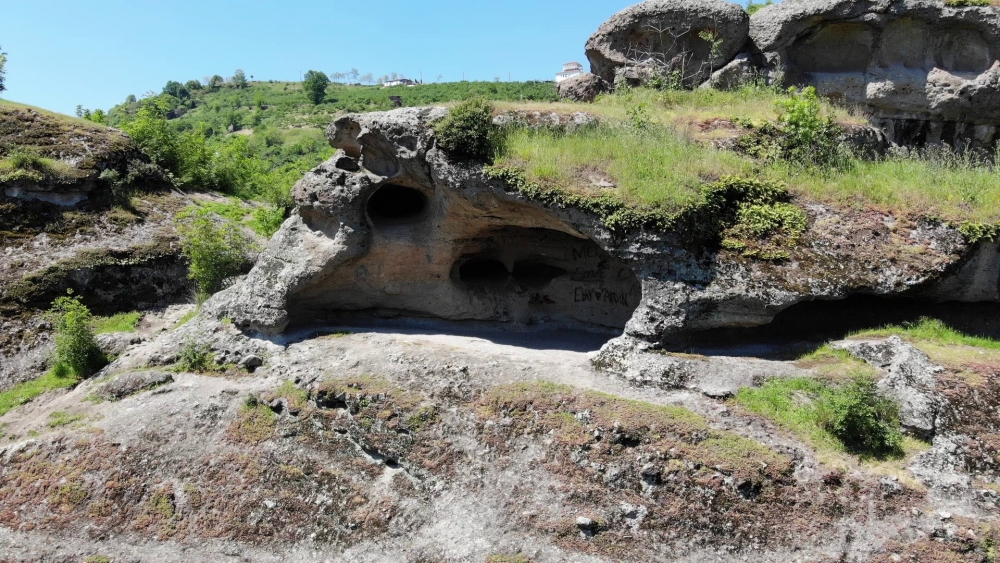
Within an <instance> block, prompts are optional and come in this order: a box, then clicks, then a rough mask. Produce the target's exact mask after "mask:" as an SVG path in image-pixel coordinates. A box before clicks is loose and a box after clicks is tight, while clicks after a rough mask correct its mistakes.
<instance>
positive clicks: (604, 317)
mask: <svg viewBox="0 0 1000 563" xmlns="http://www.w3.org/2000/svg"><path fill="white" fill-rule="evenodd" d="M445 111H446V110H444V109H440V108H424V109H414V108H407V109H401V110H395V111H391V112H382V113H372V114H364V115H348V116H345V117H342V118H340V119H338V120H337V121H336V122H335V123H334V124H333V125H331V126H330V128H329V130H328V136H329V137H330V140H331V143H332V144H333V145H334V146H335V147H337V148H338V149H339V150H338V151H337V153H336V154H335V155H334V156H333V158H331V159H330V160H329V161H327V162H326V163H324V164H322V165H321V166H319V167H318V168H316V169H315V170H313V171H312V172H310V173H309V174H308V175H307V176H306V177H305V178H303V179H302V180H301V181H300V182H299V183H298V184H297V186H296V188H295V197H296V201H297V203H298V210H297V212H296V213H295V214H293V216H292V217H291V218H290V219H288V220H287V221H286V223H285V224H284V225H283V226H282V228H281V230H280V231H279V232H278V233H277V235H276V236H275V237H274V238H273V239H272V241H271V243H270V247H269V248H268V249H267V251H266V252H264V254H263V256H262V257H261V258H260V260H259V262H258V264H257V266H256V267H255V268H254V269H253V271H252V272H251V273H250V274H249V276H248V277H247V278H246V279H245V280H243V281H241V282H240V283H238V284H237V285H236V286H234V287H232V288H230V289H228V290H226V291H224V292H223V293H221V294H219V295H217V296H216V297H214V298H213V299H212V300H210V301H209V302H208V303H207V304H206V311H208V312H209V313H210V314H214V315H216V316H217V317H219V318H222V317H226V318H229V319H232V320H233V321H234V323H235V324H236V325H237V326H239V327H241V328H244V329H248V330H253V331H259V332H263V333H270V334H274V333H280V332H282V331H285V330H287V329H288V328H289V326H290V325H292V324H301V325H309V324H315V323H323V322H328V321H331V320H336V319H342V318H344V317H345V315H346V316H351V315H357V314H363V315H366V316H367V315H376V316H395V315H405V316H428V317H436V318H443V319H450V320H461V321H486V322H491V323H502V324H506V325H509V326H524V327H526V326H536V327H537V326H541V327H552V328H555V327H573V328H584V329H599V330H614V331H622V330H624V332H625V333H626V335H627V336H628V337H629V338H637V339H639V340H642V341H646V342H658V341H660V340H661V339H663V338H665V337H666V336H669V335H672V334H677V333H682V332H688V331H695V330H703V329H711V328H718V327H743V326H756V325H762V324H766V323H768V322H769V321H770V320H771V319H772V318H773V317H774V316H775V315H776V314H777V313H778V312H780V311H782V310H784V309H786V308H788V307H790V306H792V305H795V304H797V303H800V302H803V301H809V300H815V299H825V300H834V299H842V298H845V297H848V296H850V295H852V294H856V293H864V294H869V295H881V296H890V297H897V296H911V297H920V296H926V298H928V299H932V300H948V299H954V300H966V298H977V299H978V296H980V295H982V294H984V292H987V291H988V290H990V288H992V291H995V290H996V286H997V282H998V280H997V276H995V275H994V276H993V277H992V279H990V280H985V281H984V283H985V285H987V286H990V288H987V287H985V286H984V287H981V288H980V290H979V291H977V292H976V293H975V294H970V295H966V293H965V292H963V291H957V290H954V287H957V286H956V285H955V284H954V283H953V282H951V278H952V277H953V276H967V275H968V273H967V272H966V271H965V270H966V269H967V268H965V267H964V266H965V265H966V264H967V263H969V262H970V261H971V260H973V259H974V257H975V256H976V255H977V254H976V253H977V252H978V250H977V249H976V248H972V247H970V246H969V245H968V244H967V243H966V242H965V239H964V238H963V237H962V235H961V234H959V233H958V232H957V230H955V229H953V228H950V227H947V226H944V225H940V224H937V223H915V224H914V223H906V224H904V223H902V222H898V221H896V220H895V219H893V218H892V217H889V216H882V215H879V214H876V213H863V214H852V215H847V214H845V213H848V212H840V211H834V210H832V209H829V208H826V207H823V206H820V205H810V206H808V207H807V209H806V211H807V213H808V215H809V228H808V229H807V230H806V232H805V233H804V234H803V237H802V240H801V241H800V242H799V243H798V244H797V245H796V246H795V247H794V248H791V249H789V252H790V255H789V259H788V260H784V261H781V262H762V261H756V260H751V259H748V258H744V257H742V256H740V255H739V254H737V253H730V252H719V251H714V250H712V249H710V248H702V247H699V246H697V245H692V244H691V243H690V242H689V241H686V240H685V239H684V238H683V237H681V236H680V235H679V234H677V233H675V232H651V231H632V232H629V233H614V232H611V231H609V230H608V229H607V228H606V227H605V226H604V225H603V223H602V222H601V220H600V219H599V218H598V217H595V216H593V215H590V214H588V213H584V212H583V211H580V210H577V209H573V208H565V207H560V206H554V205H550V206H547V205H545V204H543V203H540V202H537V201H533V200H532V199H530V198H529V197H527V196H525V195H523V194H522V193H521V192H520V191H519V190H518V189H517V187H516V186H511V185H507V184H506V183H504V182H501V181H497V180H490V179H488V178H487V177H486V175H485V174H484V171H483V165H482V164H481V163H474V162H472V163H470V162H455V161H453V160H451V159H450V158H449V157H448V155H447V154H445V153H444V152H443V151H442V150H440V149H439V148H438V147H437V146H436V144H435V142H434V134H433V131H432V129H431V128H430V126H429V123H430V122H431V121H433V120H435V119H438V118H440V117H441V116H443V115H444V113H445ZM852 213H853V212H852ZM918 248H919V251H916V249H918ZM987 250H988V249H987ZM949 284H951V285H949ZM947 287H951V288H952V290H951V291H945V290H942V288H947Z"/></svg>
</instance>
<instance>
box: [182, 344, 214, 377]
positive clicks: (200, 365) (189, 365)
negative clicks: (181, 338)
mask: <svg viewBox="0 0 1000 563" xmlns="http://www.w3.org/2000/svg"><path fill="white" fill-rule="evenodd" d="M211 359H212V355H211V354H210V353H209V349H208V347H207V346H204V345H201V344H198V343H197V342H195V341H194V340H188V341H187V342H186V343H185V344H184V347H183V348H181V353H180V354H179V355H178V356H177V367H178V368H179V369H180V370H181V371H193V372H201V371H208V368H209V365H210V364H211Z"/></svg>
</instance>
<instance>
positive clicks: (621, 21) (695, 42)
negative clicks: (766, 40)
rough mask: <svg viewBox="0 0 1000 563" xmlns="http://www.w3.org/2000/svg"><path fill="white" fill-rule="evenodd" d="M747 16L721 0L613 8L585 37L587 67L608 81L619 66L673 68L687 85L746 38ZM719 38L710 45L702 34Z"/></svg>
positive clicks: (654, 0) (653, 0)
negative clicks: (602, 22) (717, 41)
mask: <svg viewBox="0 0 1000 563" xmlns="http://www.w3.org/2000/svg"><path fill="white" fill-rule="evenodd" d="M748 30H749V16H747V13H746V12H745V11H744V10H743V8H742V7H741V6H739V5H738V4H731V3H729V2H724V1H722V0H685V1H683V2H678V1H669V0H667V1H665V0H648V1H646V2H642V3H641V4H636V5H634V6H631V7H629V8H626V9H624V10H622V11H621V12H618V13H617V14H615V15H614V16H612V17H611V19H609V20H608V21H607V22H605V23H604V25H602V26H601V27H600V28H599V29H598V30H597V32H596V33H594V35H593V36H591V38H590V40H589V41H587V58H588V59H589V60H590V68H591V72H593V73H594V74H596V75H598V76H600V77H601V78H603V79H604V80H606V81H608V82H610V83H614V82H615V81H616V73H617V71H618V70H619V69H625V68H627V67H635V66H644V65H645V66H652V67H655V68H656V70H657V71H659V72H662V73H667V72H671V71H675V70H676V71H679V72H680V73H681V74H682V76H683V81H684V83H685V84H687V85H697V84H700V83H702V82H704V81H705V80H706V79H707V78H708V77H709V76H710V75H711V74H712V72H713V71H715V70H717V69H719V68H721V67H723V66H725V65H726V64H727V63H728V62H729V61H731V60H733V57H735V56H736V54H737V53H739V52H740V51H741V50H742V49H743V47H744V44H745V43H746V41H747V36H748ZM706 32H707V33H710V34H713V35H714V37H716V38H717V39H718V40H719V41H720V43H719V44H718V46H717V48H716V49H714V50H713V47H712V43H711V42H710V41H709V40H707V39H706V38H705V37H704V36H703V34H705V33H706Z"/></svg>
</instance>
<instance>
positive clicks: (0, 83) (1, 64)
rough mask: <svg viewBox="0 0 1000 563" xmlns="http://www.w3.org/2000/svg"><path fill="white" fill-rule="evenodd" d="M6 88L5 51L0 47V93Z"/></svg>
mask: <svg viewBox="0 0 1000 563" xmlns="http://www.w3.org/2000/svg"><path fill="white" fill-rule="evenodd" d="M5 90H7V53H5V52H4V51H3V47H0V95H3V93H4V91H5Z"/></svg>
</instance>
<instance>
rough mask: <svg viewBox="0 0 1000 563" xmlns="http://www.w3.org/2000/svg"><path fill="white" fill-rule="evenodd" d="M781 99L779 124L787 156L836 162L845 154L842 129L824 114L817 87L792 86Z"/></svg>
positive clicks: (804, 159) (802, 159)
mask: <svg viewBox="0 0 1000 563" xmlns="http://www.w3.org/2000/svg"><path fill="white" fill-rule="evenodd" d="M788 94H789V95H788V97H787V98H785V99H781V100H778V101H777V102H776V104H777V106H778V124H779V125H780V126H781V131H782V145H783V148H784V152H785V158H786V159H787V160H791V161H804V162H809V163H813V164H818V165H831V164H834V163H835V162H836V161H837V159H838V157H840V156H841V153H842V146H841V142H840V136H841V133H842V132H841V130H840V128H839V127H838V126H837V125H836V124H834V123H833V120H832V119H830V118H829V117H822V116H821V111H820V110H821V109H822V108H821V106H820V102H819V96H818V95H817V94H816V88H814V87H812V86H809V87H807V88H805V89H803V90H801V91H799V90H796V89H795V88H791V89H789V91H788Z"/></svg>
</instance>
